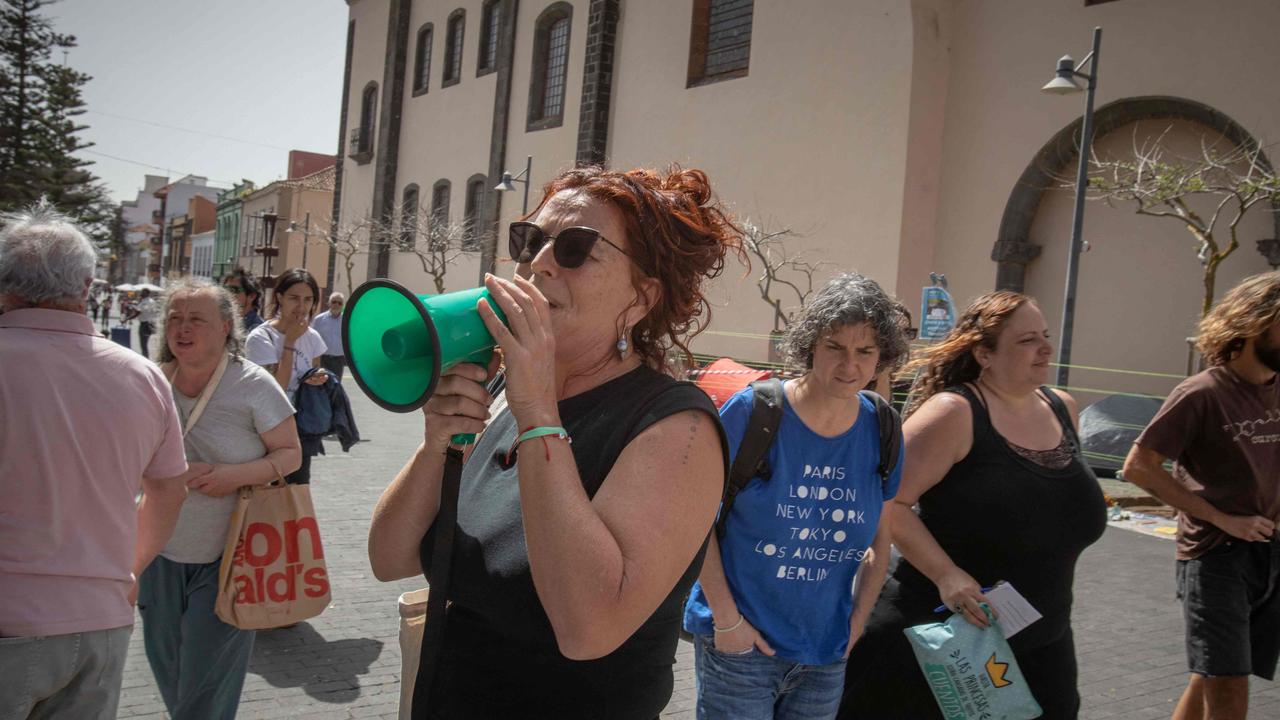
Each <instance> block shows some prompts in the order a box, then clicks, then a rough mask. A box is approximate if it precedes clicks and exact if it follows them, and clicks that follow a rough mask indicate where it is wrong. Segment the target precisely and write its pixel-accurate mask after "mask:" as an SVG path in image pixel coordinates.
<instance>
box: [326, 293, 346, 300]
mask: <svg viewBox="0 0 1280 720" xmlns="http://www.w3.org/2000/svg"><path fill="white" fill-rule="evenodd" d="M334 300H337V301H338V302H341V303H345V302H346V301H347V296H346V295H343V294H342V293H340V292H336V293H329V302H333V301H334Z"/></svg>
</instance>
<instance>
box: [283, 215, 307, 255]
mask: <svg viewBox="0 0 1280 720" xmlns="http://www.w3.org/2000/svg"><path fill="white" fill-rule="evenodd" d="M285 232H287V233H296V232H301V233H302V267H303V268H306V267H307V245H308V244H310V242H311V213H310V212H307V214H306V217H305V218H304V219H303V221H302V230H301V231H299V230H298V223H297V221H290V222H289V229H288V230H285Z"/></svg>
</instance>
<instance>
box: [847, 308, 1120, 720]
mask: <svg viewBox="0 0 1280 720" xmlns="http://www.w3.org/2000/svg"><path fill="white" fill-rule="evenodd" d="M1051 355H1052V348H1051V346H1050V345H1049V342H1048V332H1047V331H1046V329H1045V322H1044V317H1043V316H1042V315H1041V313H1040V310H1039V308H1037V307H1036V305H1035V303H1034V302H1033V301H1032V300H1031V299H1030V298H1028V297H1026V296H1024V295H1020V294H1017V293H1010V292H997V293H991V294H989V295H985V296H983V297H981V298H979V299H978V300H976V301H975V302H974V303H973V304H972V305H971V306H970V307H969V308H968V309H967V310H966V311H965V313H964V315H963V317H962V318H961V320H960V324H959V325H958V326H957V328H956V329H955V330H954V331H953V332H952V333H951V335H949V336H948V337H947V339H946V340H944V341H943V342H942V343H940V344H938V345H936V346H934V347H932V348H930V349H929V350H927V351H926V352H925V355H924V357H923V358H922V359H921V360H919V361H917V367H918V368H920V375H919V378H918V380H917V381H916V386H915V392H914V394H913V397H912V401H911V403H910V405H909V407H908V420H907V422H906V424H905V425H904V427H903V433H904V436H905V440H906V457H907V460H906V467H905V470H904V472H903V480H902V489H901V490H900V491H899V493H898V497H897V498H896V503H897V504H896V505H895V511H894V512H895V517H894V522H893V527H894V544H895V546H897V548H898V550H899V551H900V552H901V553H902V559H901V561H900V562H899V563H898V566H897V567H896V568H895V569H894V571H893V574H892V577H891V578H890V580H889V582H888V583H887V584H886V586H885V589H884V591H883V593H882V594H881V596H880V601H879V603H877V605H876V609H875V611H874V612H873V613H872V616H871V621H870V623H869V624H868V628H867V632H866V634H865V635H864V637H863V639H862V640H861V641H859V642H858V644H857V645H855V646H854V649H853V653H852V654H851V656H850V658H849V665H848V669H847V671H846V675H845V697H844V700H843V702H842V705H841V711H840V717H842V718H850V719H852V718H858V719H859V720H864V719H867V718H871V719H874V720H894V719H896V718H902V719H903V720H929V719H931V718H940V717H941V713H940V712H939V710H938V706H937V703H936V702H935V701H934V698H933V695H932V693H931V691H930V690H929V687H928V685H927V684H926V683H925V682H924V678H923V675H922V673H921V671H920V667H919V665H918V664H917V662H916V659H915V657H914V655H913V653H912V651H911V648H910V645H909V643H908V641H907V639H906V637H905V636H904V635H903V633H902V631H903V629H904V628H906V627H910V626H912V625H919V624H925V623H933V622H940V621H941V620H943V619H945V618H946V617H947V616H946V614H944V613H935V612H934V610H935V606H937V605H939V604H942V605H944V606H946V607H947V608H948V611H949V612H958V613H961V614H963V616H964V617H965V619H966V620H968V621H969V622H971V623H973V624H975V625H979V626H985V625H986V624H987V620H986V617H985V614H984V613H983V612H982V609H981V608H980V606H979V603H981V602H984V600H985V598H984V596H983V588H989V587H990V586H992V585H994V584H996V583H997V582H1000V581H1004V582H1007V583H1009V584H1011V585H1013V586H1014V587H1015V588H1016V589H1017V590H1018V591H1019V592H1020V593H1022V595H1023V596H1025V597H1026V598H1027V600H1028V601H1029V602H1030V603H1031V605H1032V606H1034V607H1035V608H1036V609H1037V610H1038V611H1040V613H1041V615H1042V616H1043V617H1042V618H1041V619H1040V620H1038V621H1036V622H1035V623H1033V624H1031V625H1030V626H1028V627H1027V628H1026V629H1024V630H1023V631H1022V632H1020V633H1018V634H1017V635H1015V636H1014V637H1013V638H1011V639H1010V641H1009V644H1010V646H1011V647H1012V649H1013V651H1014V654H1015V655H1016V657H1017V659H1018V665H1019V667H1020V668H1021V669H1022V672H1023V675H1024V676H1025V677H1026V680H1027V684H1028V685H1029V686H1030V689H1031V692H1032V694H1033V695H1034V696H1035V698H1036V700H1037V701H1038V702H1039V703H1040V705H1041V707H1042V708H1043V709H1044V715H1043V716H1042V717H1044V718H1055V719H1057V718H1063V719H1069V718H1075V717H1076V716H1077V714H1078V711H1079V706H1080V696H1079V693H1078V691H1077V689H1076V658H1075V645H1074V642H1073V640H1072V635H1071V624H1070V620H1071V602H1072V583H1073V579H1074V574H1075V565H1076V560H1077V559H1078V558H1079V556H1080V553H1081V552H1083V551H1084V549H1085V548H1086V547H1088V546H1089V545H1091V544H1092V543H1093V542H1095V541H1096V540H1097V539H1098V538H1099V537H1101V535H1102V532H1103V530H1104V529H1105V526H1106V504H1105V501H1104V500H1103V496H1102V491H1101V489H1100V488H1099V487H1098V483H1097V480H1096V478H1095V477H1094V475H1093V473H1092V471H1090V470H1089V468H1088V466H1087V465H1086V464H1085V463H1084V462H1083V460H1081V458H1080V453H1079V440H1078V438H1077V436H1076V427H1075V401H1074V400H1072V398H1071V397H1070V396H1069V395H1067V394H1066V393H1064V392H1060V391H1057V390H1051V389H1049V388H1046V387H1043V385H1042V383H1044V382H1045V381H1046V379H1047V375H1048V369H1049V359H1050V357H1051ZM917 503H918V508H919V512H918V514H917V513H916V512H915V510H913V508H912V505H913V504H917Z"/></svg>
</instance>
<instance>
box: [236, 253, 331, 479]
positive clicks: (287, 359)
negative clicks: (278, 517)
mask: <svg viewBox="0 0 1280 720" xmlns="http://www.w3.org/2000/svg"><path fill="white" fill-rule="evenodd" d="M319 296H320V287H319V286H318V285H317V284H316V279H315V278H314V277H312V276H311V273H310V272H307V270H305V269H304V268H293V269H291V270H286V271H284V272H283V273H281V274H280V277H278V278H276V281H275V287H274V289H273V290H272V293H271V313H270V318H271V319H270V320H268V321H267V322H264V323H262V324H261V325H259V326H258V327H257V328H256V329H255V330H254V331H253V332H251V333H249V337H248V338H247V339H246V340H245V354H246V355H247V356H248V358H249V360H250V361H251V362H254V363H257V364H258V365H261V366H262V367H263V368H265V369H266V370H267V372H269V373H271V375H272V377H274V378H275V380H276V382H277V383H278V384H279V385H280V387H281V388H283V389H284V391H285V394H286V395H288V397H289V399H290V401H293V399H294V392H295V391H296V390H297V389H298V384H299V383H300V382H302V376H303V375H306V373H307V371H308V370H310V369H311V368H318V367H320V356H321V355H323V354H324V353H325V344H324V340H322V339H321V338H320V333H318V332H316V331H315V330H313V329H311V316H312V315H313V314H315V311H316V306H317V303H318V298H319ZM325 379H326V373H325V371H324V370H323V369H321V371H320V372H318V373H313V374H312V375H311V376H310V377H308V378H307V380H306V382H308V383H310V384H312V385H323V384H324V383H325ZM316 452H317V451H316V450H315V449H314V448H310V447H309V448H307V449H304V451H303V453H302V466H301V467H300V468H298V470H296V471H295V472H294V473H292V474H290V475H289V476H287V477H286V478H285V479H286V480H288V481H289V482H291V483H298V484H306V483H309V482H311V458H312V456H313V455H315V454H316Z"/></svg>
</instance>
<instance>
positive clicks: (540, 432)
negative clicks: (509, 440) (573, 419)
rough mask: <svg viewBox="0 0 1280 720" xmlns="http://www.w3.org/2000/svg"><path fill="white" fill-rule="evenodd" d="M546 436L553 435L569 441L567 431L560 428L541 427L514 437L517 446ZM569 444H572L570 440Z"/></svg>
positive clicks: (530, 429)
mask: <svg viewBox="0 0 1280 720" xmlns="http://www.w3.org/2000/svg"><path fill="white" fill-rule="evenodd" d="M548 435H554V436H556V437H558V438H560V439H561V440H569V431H568V430H565V429H564V428H562V427H549V426H543V427H535V428H529V429H528V430H525V431H524V432H522V433H520V434H519V435H518V436H516V444H517V445H519V444H520V443H522V442H524V441H525V440H532V439H534V438H540V437H546V436H548ZM569 442H572V440H569Z"/></svg>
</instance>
